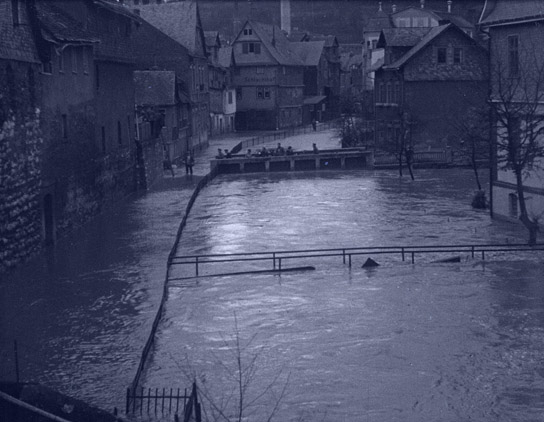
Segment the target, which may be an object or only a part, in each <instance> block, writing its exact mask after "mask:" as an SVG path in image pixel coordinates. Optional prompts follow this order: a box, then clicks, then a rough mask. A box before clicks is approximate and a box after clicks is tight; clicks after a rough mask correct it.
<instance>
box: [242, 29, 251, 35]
mask: <svg viewBox="0 0 544 422" xmlns="http://www.w3.org/2000/svg"><path fill="white" fill-rule="evenodd" d="M252 34H253V29H251V28H245V29H244V35H252Z"/></svg>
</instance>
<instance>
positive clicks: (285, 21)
mask: <svg viewBox="0 0 544 422" xmlns="http://www.w3.org/2000/svg"><path fill="white" fill-rule="evenodd" d="M280 15H281V29H282V31H285V32H286V33H287V34H290V33H291V0H280Z"/></svg>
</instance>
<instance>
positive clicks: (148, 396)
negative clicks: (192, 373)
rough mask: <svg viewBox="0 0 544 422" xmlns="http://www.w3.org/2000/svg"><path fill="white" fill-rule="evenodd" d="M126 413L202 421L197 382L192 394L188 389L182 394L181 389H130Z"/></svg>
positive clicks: (188, 421)
mask: <svg viewBox="0 0 544 422" xmlns="http://www.w3.org/2000/svg"><path fill="white" fill-rule="evenodd" d="M125 412H126V413H127V414H132V415H138V414H139V415H155V416H156V415H166V414H174V415H182V419H180V418H179V416H177V418H176V419H175V420H176V421H177V420H179V421H183V422H190V421H195V422H200V421H201V420H202V416H201V408H200V403H199V401H198V389H197V386H196V382H193V387H192V389H191V393H190V394H188V393H187V389H184V390H183V392H182V391H181V390H180V389H179V388H178V389H173V388H170V389H166V388H162V389H159V388H155V389H152V388H148V389H144V388H143V387H141V388H128V389H127V396H126V409H125Z"/></svg>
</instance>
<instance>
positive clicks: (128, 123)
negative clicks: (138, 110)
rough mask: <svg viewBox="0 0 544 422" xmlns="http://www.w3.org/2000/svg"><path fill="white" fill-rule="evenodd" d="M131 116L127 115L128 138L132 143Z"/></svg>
mask: <svg viewBox="0 0 544 422" xmlns="http://www.w3.org/2000/svg"><path fill="white" fill-rule="evenodd" d="M130 126H131V124H130V114H127V138H128V140H129V142H130Z"/></svg>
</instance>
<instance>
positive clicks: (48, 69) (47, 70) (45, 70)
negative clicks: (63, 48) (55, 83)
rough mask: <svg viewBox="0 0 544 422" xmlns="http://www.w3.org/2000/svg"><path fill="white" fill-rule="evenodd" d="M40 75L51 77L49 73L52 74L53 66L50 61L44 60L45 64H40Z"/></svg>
mask: <svg viewBox="0 0 544 422" xmlns="http://www.w3.org/2000/svg"><path fill="white" fill-rule="evenodd" d="M42 73H45V74H47V75H51V73H53V65H52V63H51V60H46V61H45V62H42Z"/></svg>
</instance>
